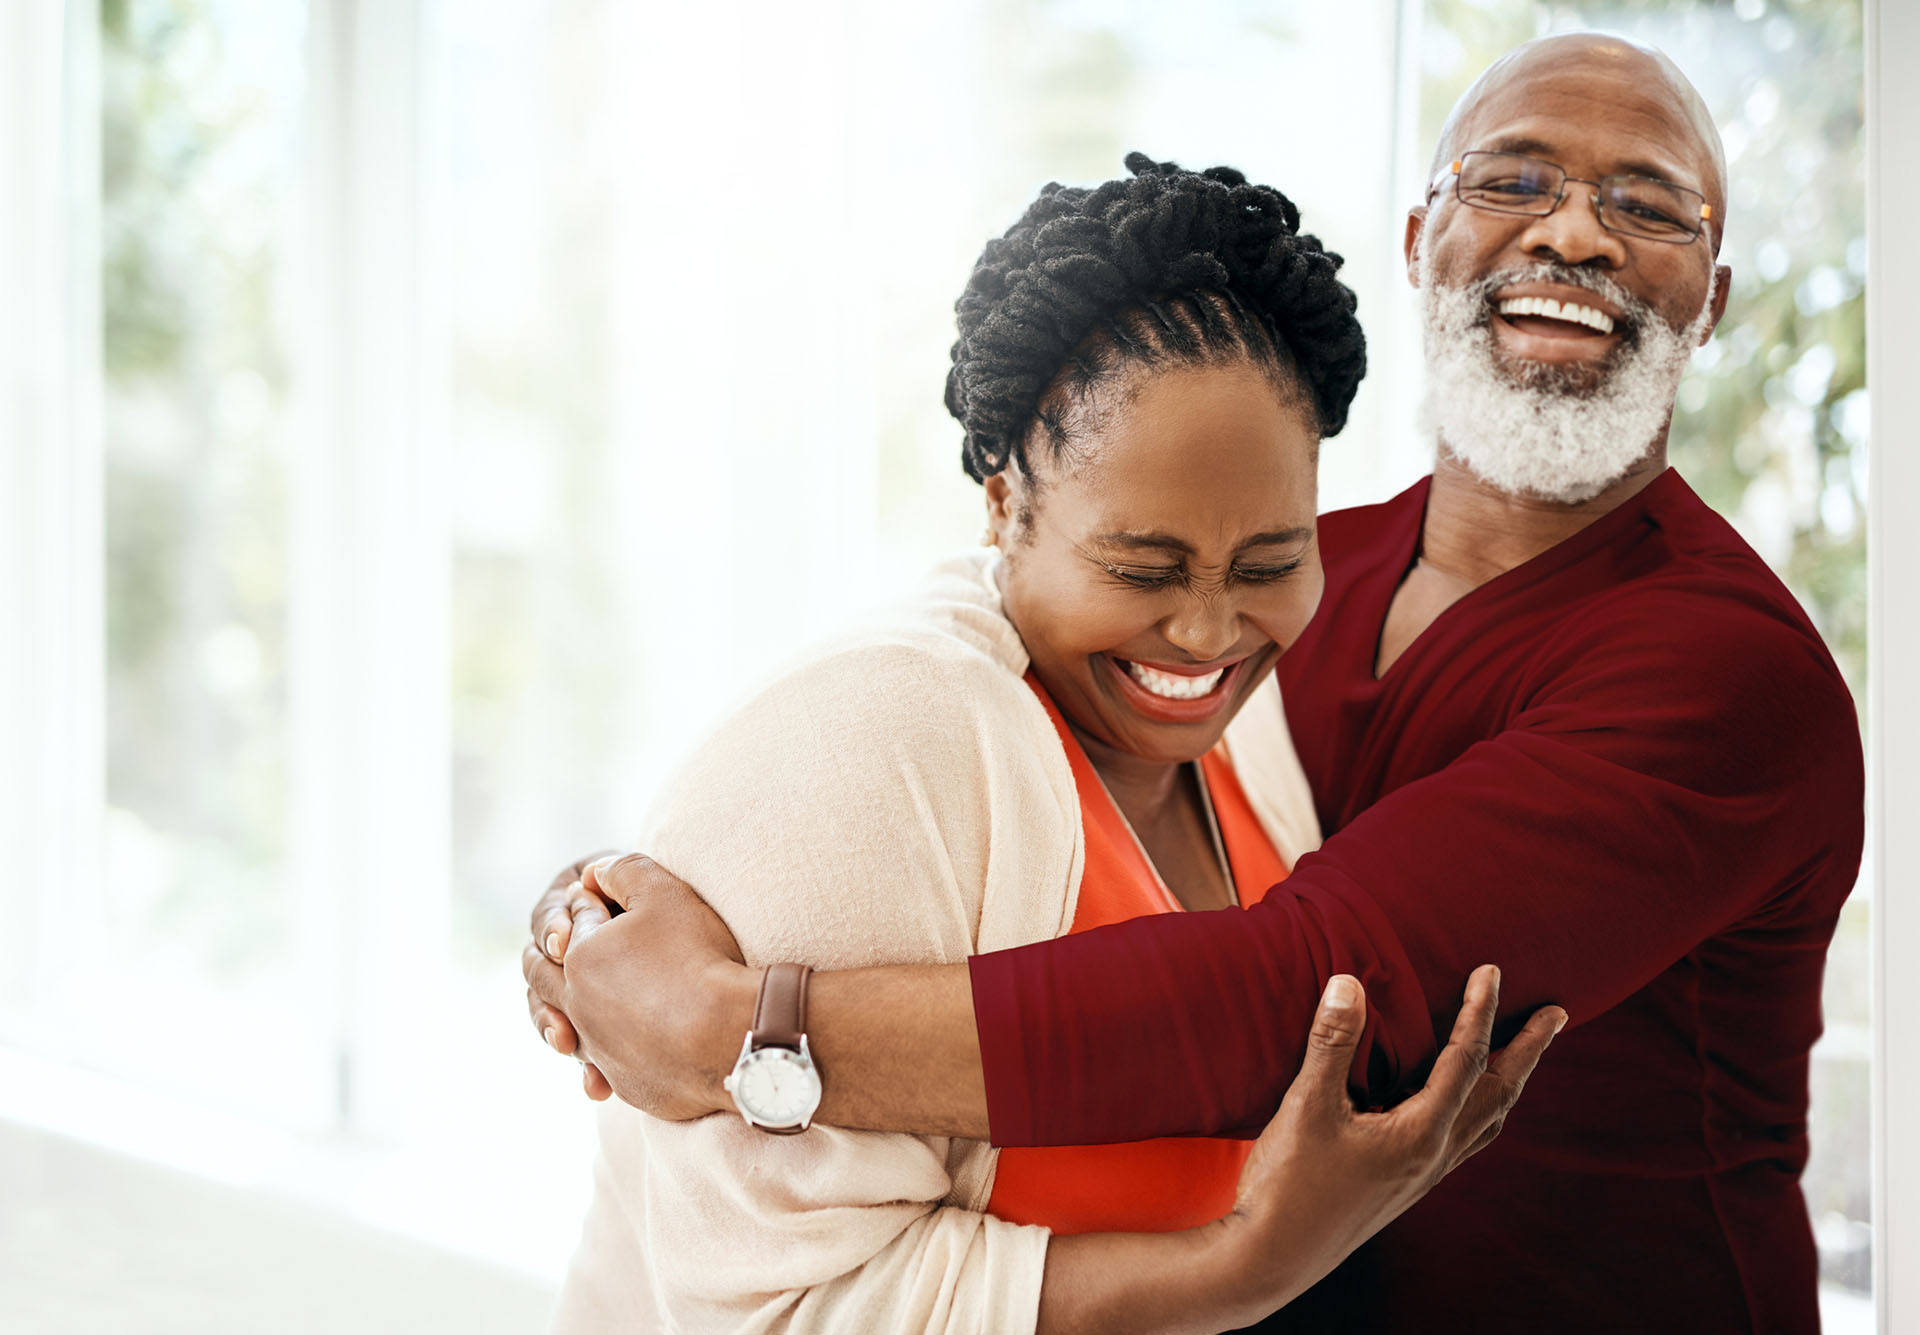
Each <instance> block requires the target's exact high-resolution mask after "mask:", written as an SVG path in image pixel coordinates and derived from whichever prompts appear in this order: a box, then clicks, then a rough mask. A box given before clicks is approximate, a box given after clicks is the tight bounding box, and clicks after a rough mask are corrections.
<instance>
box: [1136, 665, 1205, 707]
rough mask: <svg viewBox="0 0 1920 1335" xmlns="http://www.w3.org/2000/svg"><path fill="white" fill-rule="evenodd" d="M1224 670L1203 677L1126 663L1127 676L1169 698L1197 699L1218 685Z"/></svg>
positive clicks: (1156, 693)
mask: <svg viewBox="0 0 1920 1335" xmlns="http://www.w3.org/2000/svg"><path fill="white" fill-rule="evenodd" d="M1226 671H1227V670H1226V669H1225V668H1219V669H1216V670H1215V671H1213V672H1209V673H1207V675H1206V676H1204V677H1177V676H1175V675H1174V674H1173V673H1171V672H1156V671H1154V670H1153V669H1152V668H1150V667H1147V666H1145V665H1143V664H1140V663H1128V664H1127V674H1128V675H1129V676H1131V677H1132V678H1133V679H1134V680H1135V681H1137V682H1139V683H1140V684H1141V685H1142V686H1144V687H1146V688H1147V689H1148V690H1149V691H1152V692H1153V693H1154V694H1155V695H1159V696H1164V697H1165V698H1167V699H1169V700H1198V699H1199V698H1200V697H1201V696H1203V695H1205V694H1206V693H1207V692H1208V691H1211V690H1212V689H1213V688H1214V687H1215V686H1217V685H1219V683H1220V678H1221V677H1223V676H1225V675H1226Z"/></svg>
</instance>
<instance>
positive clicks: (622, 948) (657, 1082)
mask: <svg viewBox="0 0 1920 1335" xmlns="http://www.w3.org/2000/svg"><path fill="white" fill-rule="evenodd" d="M599 900H604V901H606V902H610V903H611V904H612V905H614V906H615V908H614V916H612V917H608V916H607V913H606V911H605V910H604V909H596V908H595V907H594V903H595V901H599ZM541 905H542V906H543V908H544V910H545V912H544V915H543V912H542V909H541V908H536V910H535V922H534V927H535V933H536V941H537V942H540V943H541V944H542V945H544V944H545V943H546V942H547V941H548V940H549V939H551V938H549V936H548V933H549V932H550V933H554V934H556V935H558V934H559V933H560V931H561V928H560V925H559V922H560V919H561V918H562V917H565V918H566V919H567V921H568V924H569V925H568V927H567V929H566V932H565V935H564V936H561V937H559V939H558V944H559V945H560V946H561V948H562V953H561V959H562V961H563V962H564V966H565V967H564V968H563V967H560V964H558V963H556V962H555V960H554V959H553V958H552V957H551V956H550V954H549V953H548V952H547V951H546V950H543V949H540V948H538V947H537V946H536V945H533V944H530V945H529V946H528V947H527V949H526V950H525V951H524V952H523V953H522V958H521V966H522V972H523V973H525V975H526V979H527V990H528V997H529V1005H530V1007H531V1008H532V1009H533V1011H534V1015H535V1023H536V1024H540V1023H541V1021H542V1019H543V1018H544V1019H546V1021H547V1025H548V1027H551V1028H553V1029H554V1030H555V1033H556V1036H557V1037H558V1038H560V1039H564V1040H567V1041H568V1043H569V1047H571V1048H572V1049H573V1050H575V1051H576V1052H578V1054H579V1055H580V1056H581V1057H582V1058H583V1059H584V1060H586V1061H588V1062H590V1063H591V1065H590V1068H589V1069H590V1070H593V1071H596V1072H598V1073H602V1074H603V1075H604V1078H605V1080H606V1083H607V1085H608V1087H609V1088H610V1089H611V1091H612V1092H613V1093H616V1094H618V1095H619V1096H620V1097H621V1098H622V1099H623V1100H624V1101H626V1102H627V1103H630V1104H632V1105H633V1106H634V1107H636V1108H639V1109H641V1110H642V1111H643V1112H648V1113H652V1114H653V1115H654V1116H655V1117H662V1118H666V1119H668V1120H670V1121H682V1120H685V1119H687V1118H691V1117H700V1116H704V1115H705V1114H707V1113H710V1112H715V1111H718V1110H720V1109H723V1108H725V1107H727V1106H729V1102H730V1101H729V1100H728V1098H727V1095H726V1093H725V1091H724V1090H722V1088H721V1086H720V1081H721V1078H722V1077H723V1076H725V1074H726V1073H727V1072H728V1071H729V1070H730V1069H732V1065H733V1059H734V1056H735V1053H736V1051H737V1049H738V1048H739V1046H740V1039H741V1037H742V1036H743V1035H744V1034H745V1033H746V1030H745V1028H744V1027H739V1023H738V1022H739V1018H740V1017H742V1016H750V1015H751V1014H752V1010H753V993H754V991H755V990H756V989H757V987H758V975H757V974H755V973H754V972H753V971H751V970H749V969H748V968H747V967H746V965H745V964H744V963H743V962H742V960H741V955H740V948H739V946H738V945H737V944H736V943H735V941H734V939H733V935H732V933H730V932H729V931H728V930H727V927H726V924H725V923H723V922H721V921H720V918H719V916H718V915H717V914H715V913H714V912H713V910H712V909H710V908H708V907H707V906H706V905H705V904H704V903H702V902H701V900H700V897H699V896H698V895H696V894H694V892H693V889H692V887H690V886H688V885H687V884H686V883H685V882H684V881H681V880H680V879H679V878H677V877H675V876H674V875H672V873H670V872H668V871H667V870H666V869H664V868H663V867H661V866H660V865H659V864H658V863H656V862H654V861H653V860H652V859H651V858H648V857H645V856H642V855H641V854H638V853H629V854H627V855H626V856H624V857H619V858H615V859H612V860H603V861H600V862H596V863H591V864H583V865H581V866H580V875H579V888H578V890H577V891H576V890H575V889H573V887H572V886H571V883H569V885H568V886H567V887H564V888H563V887H561V886H560V884H559V882H558V879H557V878H556V882H555V886H554V887H553V888H551V889H549V890H548V892H547V894H546V895H545V896H544V897H543V898H542V900H541ZM543 928H544V929H545V930H543ZM561 1024H564V1025H565V1029H564V1032H563V1031H562V1030H561V1027H560V1026H561ZM549 1041H550V1042H554V1046H555V1047H560V1043H559V1042H557V1041H555V1040H554V1039H549ZM562 1050H566V1049H562ZM588 1092H589V1093H593V1092H594V1091H593V1089H592V1087H591V1077H590V1083H589V1090H588ZM600 1097H605V1095H604V1094H602V1095H600Z"/></svg>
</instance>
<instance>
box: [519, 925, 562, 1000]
mask: <svg viewBox="0 0 1920 1335" xmlns="http://www.w3.org/2000/svg"><path fill="white" fill-rule="evenodd" d="M520 973H521V976H522V977H524V978H525V979H526V980H527V991H528V992H530V993H532V994H533V997H534V999H535V1000H536V1001H538V1002H540V1003H541V1004H542V1005H545V1006H551V1007H553V1009H555V1010H557V1011H559V1012H560V1013H561V1014H563V1015H564V1014H565V1013H566V1009H567V975H566V971H565V970H563V969H562V968H561V967H560V966H559V965H558V964H555V963H554V962H553V961H552V960H550V959H548V958H547V957H546V956H545V955H543V954H541V953H540V951H539V950H538V949H536V948H535V947H534V944H533V943H532V942H531V941H529V942H528V943H527V944H526V946H525V947H524V948H523V949H522V950H521V951H520Z"/></svg>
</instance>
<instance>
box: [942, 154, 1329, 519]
mask: <svg viewBox="0 0 1920 1335" xmlns="http://www.w3.org/2000/svg"><path fill="white" fill-rule="evenodd" d="M1126 162H1127V168H1128V170H1130V171H1131V172H1132V173H1133V175H1132V176H1131V177H1130V178H1123V179H1120V180H1115V181H1108V182H1106V183H1105V184H1104V185H1100V186H1097V187H1095V188H1093V189H1091V190H1089V189H1085V188H1082V187H1077V186H1063V185H1061V184H1059V183H1058V182H1057V181H1056V182H1053V183H1051V184H1049V185H1047V186H1045V187H1044V188H1042V190H1041V191H1040V197H1039V198H1038V199H1036V200H1034V202H1033V203H1032V204H1031V205H1029V206H1028V208H1027V211H1026V212H1025V213H1024V214H1022V215H1021V218H1020V221H1018V222H1017V223H1015V224H1014V225H1013V226H1012V227H1011V228H1009V229H1008V230H1007V233H1006V235H1005V236H1002V237H1000V238H999V239H997V240H994V241H989V242H988V243H987V245H986V249H984V250H983V251H981V252H980V258H979V260H978V261H977V262H976V263H975V264H974V266H973V273H972V275H971V276H970V277H969V278H968V279H967V287H966V291H965V292H963V293H962V294H961V296H960V300H959V301H958V302H956V303H954V310H955V312H956V314H957V315H958V317H959V325H960V336H959V338H958V339H957V340H956V341H955V342H954V345H953V369H952V370H951V371H949V372H948V373H947V411H948V412H950V413H952V414H953V415H954V417H955V418H957V419H958V420H959V422H960V425H961V426H962V427H963V428H964V429H965V431H966V441H965V444H964V445H963V446H962V447H961V462H962V463H963V464H964V466H965V467H966V470H967V475H968V476H969V477H971V478H973V479H974V480H975V481H976V482H981V481H985V480H986V479H987V478H989V477H991V476H992V475H993V474H995V473H998V472H999V471H1000V470H1002V469H1003V468H1005V467H1006V466H1007V465H1008V464H1009V463H1013V464H1015V465H1016V466H1017V467H1018V468H1019V469H1020V471H1021V472H1023V473H1029V474H1030V472H1031V470H1030V468H1029V467H1028V460H1027V438H1028V436H1029V434H1030V433H1032V431H1033V428H1034V426H1035V424H1036V422H1037V423H1038V424H1040V425H1041V426H1042V427H1043V428H1044V429H1045V430H1046V432H1047V435H1048V437H1049V438H1050V440H1051V442H1052V444H1053V446H1054V447H1055V448H1056V449H1059V448H1062V447H1064V446H1065V445H1066V443H1067V436H1068V433H1067V431H1066V429H1065V427H1064V425H1063V423H1062V420H1061V414H1060V412H1059V411H1057V400H1056V395H1057V393H1064V394H1065V395H1066V396H1068V401H1069V402H1070V403H1081V402H1084V400H1085V398H1086V395H1087V393H1088V392H1089V391H1090V390H1091V389H1092V388H1093V387H1094V386H1096V385H1098V384H1100V383H1101V382H1103V381H1105V380H1108V379H1110V378H1112V377H1113V376H1114V375H1116V374H1117V373H1119V372H1120V371H1121V370H1123V369H1125V368H1127V367H1129V366H1160V365H1163V364H1166V363H1168V362H1175V363H1181V364H1188V365H1194V364H1218V363H1221V362H1224V361H1228V360H1232V359H1246V360H1248V361H1250V362H1252V363H1253V364H1254V365H1256V366H1258V367H1260V368H1262V369H1264V370H1266V371H1268V372H1269V373H1270V374H1271V375H1272V376H1273V378H1274V381H1275V383H1276V385H1279V386H1281V387H1282V388H1283V389H1284V390H1285V391H1287V392H1290V393H1294V394H1303V395H1304V397H1305V398H1306V399H1307V400H1308V401H1309V403H1308V405H1307V406H1310V407H1311V410H1312V413H1313V417H1314V419H1315V421H1316V423H1317V425H1318V426H1319V428H1320V432H1321V434H1322V435H1324V436H1331V435H1335V434H1336V433H1338V432H1339V430H1340V428H1341V427H1343V426H1345V425H1346V421H1347V408H1348V406H1349V405H1350V404H1351V403H1352V402H1353V393H1354V390H1355V389H1356V388H1357V387H1358V386H1359V383H1360V378H1361V376H1363V375H1365V374H1366V368H1367V345H1366V338H1365V336H1364V335H1362V334H1361V332H1360V322H1359V321H1358V320H1356V319H1355V318H1354V313H1353V312H1354V307H1355V304H1356V302H1355V298H1354V295H1353V292H1352V291H1351V290H1350V289H1349V288H1348V287H1347V286H1346V285H1345V284H1343V283H1341V282H1340V281H1339V280H1338V279H1337V278H1335V276H1334V275H1335V274H1336V273H1337V272H1338V271H1339V268H1340V265H1341V263H1342V261H1341V259H1340V257H1339V256H1338V255H1335V254H1333V253H1332V252H1330V251H1328V250H1326V249H1325V248H1324V247H1322V246H1321V244H1320V241H1319V238H1318V237H1314V236H1310V235H1307V236H1303V235H1301V233H1300V211H1299V210H1298V209H1296V208H1295V207H1294V205H1293V201H1292V200H1290V199H1288V198H1287V197H1286V196H1285V195H1283V194H1281V193H1280V192H1279V191H1278V190H1275V189H1273V188H1272V187H1270V186H1264V185H1253V184H1250V183H1249V182H1248V181H1247V178H1246V176H1245V174H1243V173H1241V172H1239V171H1236V170H1234V169H1233V168H1232V167H1209V168H1208V169H1207V170H1205V171H1202V172H1191V171H1184V170H1182V169H1181V168H1180V167H1178V166H1176V165H1175V164H1174V163H1171V162H1155V161H1154V160H1153V159H1151V158H1149V157H1147V156H1146V155H1145V154H1144V153H1129V154H1128V155H1127V159H1126Z"/></svg>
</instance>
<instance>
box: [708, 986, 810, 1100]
mask: <svg viewBox="0 0 1920 1335" xmlns="http://www.w3.org/2000/svg"><path fill="white" fill-rule="evenodd" d="M812 973H813V970H812V969H810V968H808V967H807V966H806V965H804V964H773V965H769V966H768V967H767V972H766V974H765V975H764V976H763V977H762V978H761V979H760V999H759V1000H758V1001H757V1002H755V1003H754V1007H753V1028H752V1029H749V1030H748V1031H747V1037H746V1041H745V1042H743V1043H741V1045H740V1059H739V1060H738V1061H736V1062H735V1063H734V1064H733V1074H732V1075H730V1076H728V1077H727V1078H726V1079H725V1080H724V1081H722V1082H721V1084H722V1085H723V1086H724V1087H725V1089H726V1091H727V1093H729V1094H731V1095H733V1103H734V1106H735V1107H737V1108H738V1109H740V1115H741V1116H742V1117H744V1118H746V1119H747V1125H748V1126H757V1127H759V1128H760V1129H761V1130H762V1131H771V1132H773V1133H774V1134H775V1135H781V1136H791V1135H796V1134H798V1133H799V1132H802V1131H805V1130H806V1129H807V1127H808V1126H810V1125H812V1123H813V1115H814V1113H815V1112H817V1111H818V1110H819V1108H820V1068H819V1067H817V1066H815V1065H814V1064H813V1054H812V1053H811V1052H809V1051H808V1050H807V979H808V977H809V976H810V975H811V974H812Z"/></svg>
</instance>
